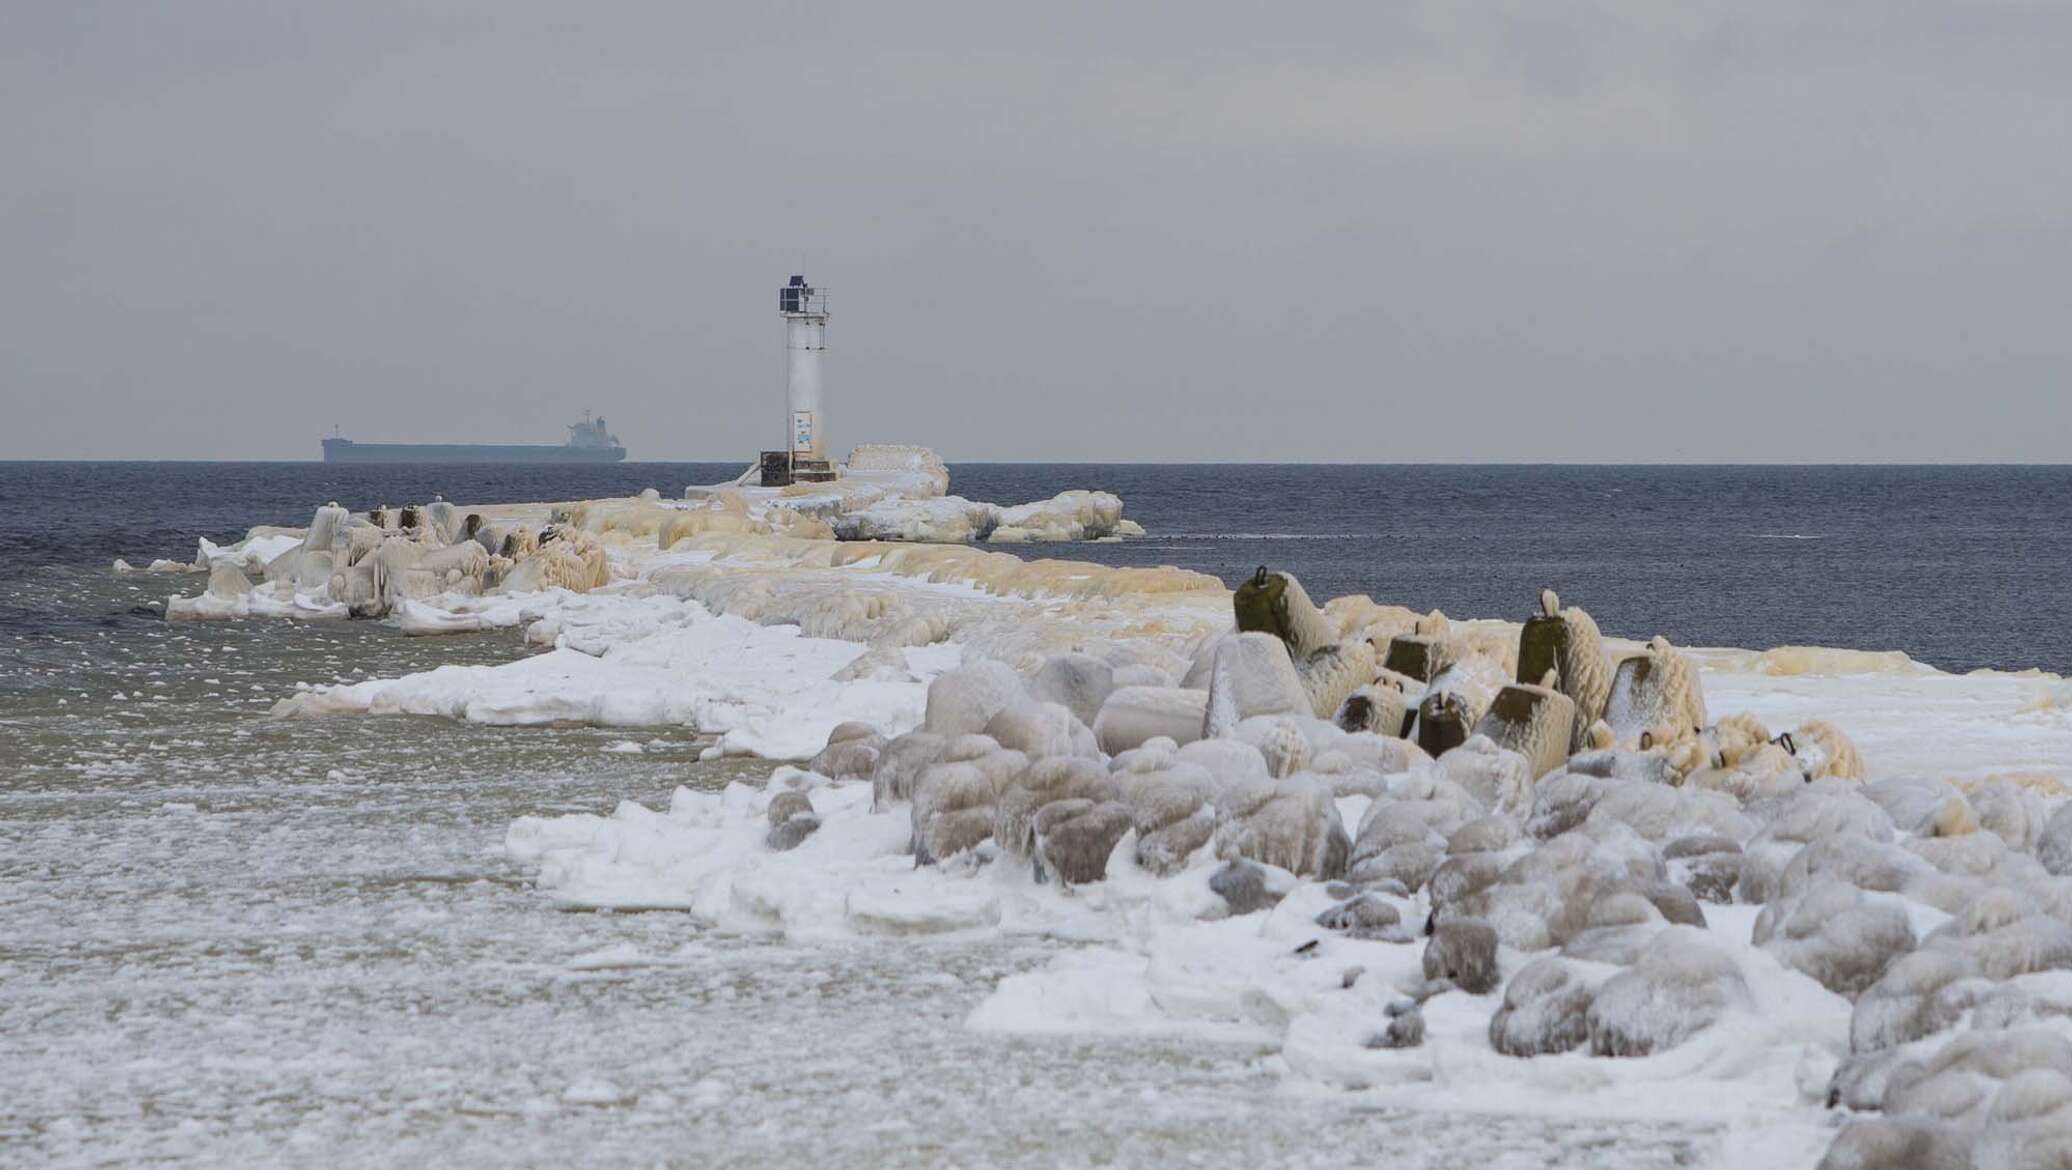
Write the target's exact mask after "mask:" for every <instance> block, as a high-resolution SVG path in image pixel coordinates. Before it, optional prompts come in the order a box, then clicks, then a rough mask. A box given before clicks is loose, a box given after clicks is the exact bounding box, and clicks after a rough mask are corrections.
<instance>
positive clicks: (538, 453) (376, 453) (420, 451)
mask: <svg viewBox="0 0 2072 1170" xmlns="http://www.w3.org/2000/svg"><path fill="white" fill-rule="evenodd" d="M334 429H335V428H334ZM625 458H626V448H625V447H624V446H623V445H622V444H621V443H620V442H619V439H618V436H617V435H614V434H612V433H611V432H610V431H608V430H606V429H605V426H604V419H603V418H602V417H599V418H595V419H593V418H591V417H590V412H589V411H587V410H586V411H584V412H583V421H581V422H578V423H570V424H569V425H568V442H566V443H562V444H561V445H559V446H553V445H550V444H547V443H359V442H355V441H353V440H351V439H348V438H345V437H343V436H341V435H337V434H333V435H332V436H331V437H330V438H328V439H325V440H324V462H326V463H617V462H620V461H621V460H623V459H625Z"/></svg>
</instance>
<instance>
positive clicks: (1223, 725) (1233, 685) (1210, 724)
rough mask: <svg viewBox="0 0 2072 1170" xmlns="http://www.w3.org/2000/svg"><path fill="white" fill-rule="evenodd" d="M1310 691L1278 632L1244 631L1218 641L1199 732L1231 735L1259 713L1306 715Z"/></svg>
mask: <svg viewBox="0 0 2072 1170" xmlns="http://www.w3.org/2000/svg"><path fill="white" fill-rule="evenodd" d="M1309 713H1310V702H1309V694H1308V692H1306V691H1304V690H1303V689H1302V679H1301V678H1300V677H1299V676H1297V675H1296V673H1295V665H1294V663H1293V662H1292V661H1290V660H1289V658H1288V649H1287V647H1286V646H1285V645H1283V644H1282V642H1281V640H1280V639H1279V638H1276V637H1274V636H1273V635H1271V634H1264V633H1241V634H1238V635H1237V636H1236V637H1232V638H1225V639H1223V640H1222V641H1221V642H1219V643H1218V644H1217V648H1216V657H1215V661H1214V663H1213V664H1212V665H1211V666H1210V669H1209V697H1208V708H1207V712H1206V714H1205V715H1204V716H1203V721H1202V727H1201V732H1200V735H1201V738H1203V739H1214V738H1216V737H1218V736H1223V735H1228V734H1230V732H1231V731H1232V730H1233V729H1235V728H1236V727H1237V725H1238V723H1239V722H1241V721H1243V720H1245V719H1249V718H1251V717H1252V716H1255V715H1308V714H1309Z"/></svg>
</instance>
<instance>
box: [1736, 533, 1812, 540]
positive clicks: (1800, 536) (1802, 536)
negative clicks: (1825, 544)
mask: <svg viewBox="0 0 2072 1170" xmlns="http://www.w3.org/2000/svg"><path fill="white" fill-rule="evenodd" d="M1748 539H1750V540H1826V539H1827V537H1825V536H1822V535H1820V534H1819V533H1813V534H1811V535H1808V534H1806V533H1804V532H1751V533H1749V534H1748Z"/></svg>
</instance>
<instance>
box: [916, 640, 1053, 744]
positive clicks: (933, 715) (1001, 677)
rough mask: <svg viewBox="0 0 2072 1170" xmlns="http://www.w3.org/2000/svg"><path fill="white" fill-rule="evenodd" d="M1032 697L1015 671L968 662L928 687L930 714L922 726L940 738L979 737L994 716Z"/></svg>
mask: <svg viewBox="0 0 2072 1170" xmlns="http://www.w3.org/2000/svg"><path fill="white" fill-rule="evenodd" d="M1028 697H1029V692H1028V690H1027V688H1025V687H1024V686H1023V685H1022V676H1021V675H1020V674H1017V673H1016V672H1015V669H1014V668H1013V667H1011V666H1009V665H1007V664H1006V663H1004V662H994V661H991V660H988V659H981V660H979V661H977V662H968V663H965V664H964V665H962V666H959V667H957V668H955V669H954V670H946V671H944V672H942V673H941V674H939V675H937V676H935V680H934V681H933V682H931V683H929V684H928V711H927V714H926V715H924V716H923V717H922V720H921V726H922V728H923V729H924V730H927V731H932V732H934V733H936V734H937V735H949V736H955V735H970V734H976V733H979V732H983V731H984V730H985V729H986V724H987V723H989V722H991V721H992V718H993V716H995V715H998V714H999V713H1000V712H1001V711H1002V710H1004V709H1006V708H1007V707H1009V706H1011V705H1013V704H1015V703H1019V702H1025V701H1027V699H1028Z"/></svg>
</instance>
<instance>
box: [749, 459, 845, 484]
mask: <svg viewBox="0 0 2072 1170" xmlns="http://www.w3.org/2000/svg"><path fill="white" fill-rule="evenodd" d="M762 469H763V478H762V486H764V487H789V486H791V485H792V484H795V483H826V482H827V481H829V480H831V479H833V478H834V477H835V468H834V464H832V463H830V462H828V461H827V460H825V459H807V458H804V457H803V456H798V455H793V454H792V453H791V452H789V451H765V452H763V453H762Z"/></svg>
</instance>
